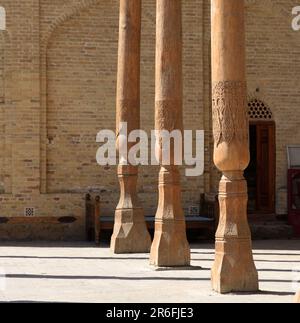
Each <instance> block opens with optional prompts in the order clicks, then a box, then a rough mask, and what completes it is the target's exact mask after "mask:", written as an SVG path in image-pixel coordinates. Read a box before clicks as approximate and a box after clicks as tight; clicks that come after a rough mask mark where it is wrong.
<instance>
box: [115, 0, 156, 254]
mask: <svg viewBox="0 0 300 323" xmlns="http://www.w3.org/2000/svg"><path fill="white" fill-rule="evenodd" d="M140 42H141V0H120V27H119V61H118V82H117V134H119V133H120V130H121V129H120V123H122V122H127V134H129V133H130V132H131V131H133V130H138V129H140ZM119 139H120V136H119V137H118V140H117V146H118V150H119V152H120V150H121V149H120V148H121V145H122V144H124V142H123V143H121V140H119ZM126 144H127V146H128V151H129V149H130V148H131V147H132V146H133V145H135V144H136V143H128V142H127V143H126ZM118 177H119V182H120V189H121V194H120V201H119V204H118V206H117V209H116V214H115V225H114V232H113V236H112V239H111V249H112V251H113V252H114V253H117V254H119V253H139V252H149V251H150V246H151V237H150V234H149V232H148V230H147V226H146V222H145V217H144V212H143V209H142V208H141V207H140V205H139V202H138V197H137V179H138V168H137V167H136V166H132V165H129V166H126V165H122V162H121V163H120V165H119V167H118Z"/></svg>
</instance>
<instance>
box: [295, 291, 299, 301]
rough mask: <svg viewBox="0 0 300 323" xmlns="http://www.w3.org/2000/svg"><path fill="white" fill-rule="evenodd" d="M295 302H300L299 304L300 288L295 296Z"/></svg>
mask: <svg viewBox="0 0 300 323" xmlns="http://www.w3.org/2000/svg"><path fill="white" fill-rule="evenodd" d="M295 303H299V304H300V290H299V292H298V293H297V294H296V297H295Z"/></svg>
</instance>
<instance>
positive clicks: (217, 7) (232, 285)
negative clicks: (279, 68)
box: [212, 0, 258, 293]
mask: <svg viewBox="0 0 300 323" xmlns="http://www.w3.org/2000/svg"><path fill="white" fill-rule="evenodd" d="M246 87H247V85H246V63H245V26H244V1H243V0H239V1H236V0H212V105H213V133H214V140H215V146H214V148H215V149H214V161H215V164H216V166H217V167H218V168H219V170H221V171H222V172H223V177H222V179H221V182H220V190H219V203H220V222H219V227H218V230H217V233H216V258H215V262H214V265H213V268H212V284H213V289H214V290H216V291H218V292H220V293H229V292H233V291H235V292H251V291H257V290H258V275H257V271H256V268H255V264H254V261H253V255H252V242H251V233H250V229H249V225H248V219H247V202H248V192H247V182H246V180H245V178H244V170H245V169H246V167H247V166H248V164H249V160H250V154H249V123H248V116H247V102H246V98H247V89H246Z"/></svg>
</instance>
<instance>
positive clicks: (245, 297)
mask: <svg viewBox="0 0 300 323" xmlns="http://www.w3.org/2000/svg"><path fill="white" fill-rule="evenodd" d="M254 249H255V250H254V255H255V261H256V265H257V268H258V270H259V277H260V289H261V291H260V292H259V293H258V294H239V295H235V294H230V295H218V294H216V293H214V292H212V291H211V288H210V268H211V265H212V262H213V258H214V250H213V245H212V244H198V245H192V259H193V261H192V265H193V267H192V268H191V269H190V270H167V271H166V270H165V271H155V270H153V269H152V268H150V267H149V265H148V255H146V254H142V255H122V256H114V255H112V254H111V253H110V250H109V249H108V248H107V247H101V248H99V247H94V246H93V245H91V244H82V243H81V244H78V243H72V244H59V243H56V244H51V243H47V244H46V243H35V244H34V243H31V244H28V243H27V244H24V243H23V244H21V243H16V244H13V245H12V244H9V245H5V244H1V246H0V275H3V273H5V275H6V278H5V279H3V278H2V279H0V301H4V302H5V301H13V302H16V301H20V302H104V303H108V302H112V303H113V302H118V303H127V302H134V303H141V302H158V303H164V302H175V303H176V302H183V303H184V302H191V303H193V302H195V303H198V302H205V303H206V302H286V303H291V302H292V301H293V296H294V294H295V289H296V288H298V287H299V288H300V286H298V287H297V286H296V285H297V283H296V282H297V281H300V241H299V240H298V241H297V240H292V241H257V242H255V243H254ZM297 270H299V272H298V273H297Z"/></svg>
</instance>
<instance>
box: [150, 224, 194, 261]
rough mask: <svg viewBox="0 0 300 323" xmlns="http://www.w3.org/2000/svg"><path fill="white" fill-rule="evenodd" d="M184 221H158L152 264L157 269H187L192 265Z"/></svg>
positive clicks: (152, 248)
mask: <svg viewBox="0 0 300 323" xmlns="http://www.w3.org/2000/svg"><path fill="white" fill-rule="evenodd" d="M185 228H186V226H185V222H184V221H176V220H163V221H162V220H156V222H155V237H154V241H153V244H152V247H151V256H150V264H151V265H152V266H156V267H186V266H189V265H190V257H191V255H190V246H189V243H188V241H187V238H186V229H185Z"/></svg>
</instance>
